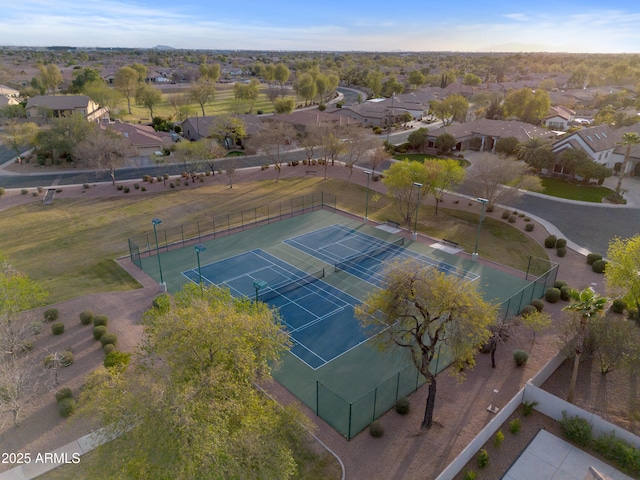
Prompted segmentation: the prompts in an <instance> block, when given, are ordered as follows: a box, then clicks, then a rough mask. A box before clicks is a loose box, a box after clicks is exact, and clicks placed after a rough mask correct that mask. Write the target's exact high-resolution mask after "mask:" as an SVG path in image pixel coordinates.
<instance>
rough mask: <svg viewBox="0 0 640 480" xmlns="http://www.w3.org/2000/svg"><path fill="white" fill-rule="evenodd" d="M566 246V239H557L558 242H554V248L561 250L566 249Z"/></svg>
mask: <svg viewBox="0 0 640 480" xmlns="http://www.w3.org/2000/svg"><path fill="white" fill-rule="evenodd" d="M566 246H567V239H566V238H559V239H558V240H556V248H562V247H566Z"/></svg>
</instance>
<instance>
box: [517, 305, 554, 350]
mask: <svg viewBox="0 0 640 480" xmlns="http://www.w3.org/2000/svg"><path fill="white" fill-rule="evenodd" d="M522 323H523V325H524V326H525V327H527V328H529V329H530V330H531V331H533V343H536V334H537V333H540V332H542V331H543V330H545V329H547V328H549V327H550V326H551V323H552V319H551V315H549V314H548V313H544V312H540V311H538V310H537V309H536V311H535V312H531V313H528V314H526V315H522Z"/></svg>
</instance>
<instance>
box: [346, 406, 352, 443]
mask: <svg viewBox="0 0 640 480" xmlns="http://www.w3.org/2000/svg"><path fill="white" fill-rule="evenodd" d="M352 406H353V403H351V402H349V431H348V434H347V440H351V407H352Z"/></svg>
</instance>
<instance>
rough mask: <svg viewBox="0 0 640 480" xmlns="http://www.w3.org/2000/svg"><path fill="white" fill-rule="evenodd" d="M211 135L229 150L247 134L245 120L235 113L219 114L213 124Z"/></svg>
mask: <svg viewBox="0 0 640 480" xmlns="http://www.w3.org/2000/svg"><path fill="white" fill-rule="evenodd" d="M210 135H211V136H212V137H213V138H215V139H216V140H218V142H220V145H222V146H224V147H225V148H226V149H227V150H229V149H231V148H233V147H235V146H236V145H237V144H238V142H239V141H241V140H242V139H243V138H245V137H246V136H247V130H246V126H245V124H244V121H243V120H242V119H241V118H239V117H237V116H235V115H218V116H216V117H215V119H214V120H213V122H212V124H211V129H210Z"/></svg>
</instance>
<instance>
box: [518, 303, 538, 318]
mask: <svg viewBox="0 0 640 480" xmlns="http://www.w3.org/2000/svg"><path fill="white" fill-rule="evenodd" d="M537 311H538V309H537V308H536V307H534V306H533V305H525V306H524V307H522V310H520V316H521V317H526V316H527V315H531V314H532V313H536V312H537Z"/></svg>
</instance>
